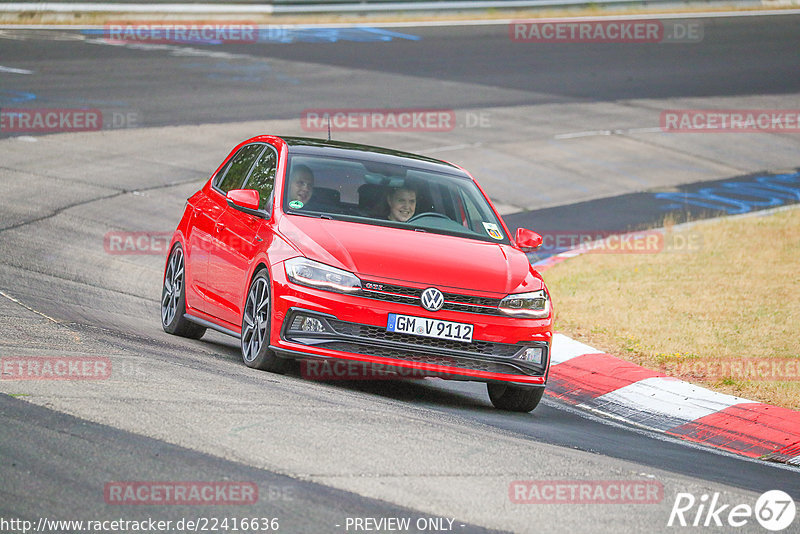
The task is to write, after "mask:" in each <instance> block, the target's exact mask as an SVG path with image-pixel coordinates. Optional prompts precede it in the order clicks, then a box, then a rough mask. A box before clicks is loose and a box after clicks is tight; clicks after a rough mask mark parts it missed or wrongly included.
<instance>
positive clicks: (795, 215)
mask: <svg viewBox="0 0 800 534" xmlns="http://www.w3.org/2000/svg"><path fill="white" fill-rule="evenodd" d="M664 241H665V243H666V246H665V249H664V250H663V251H661V252H658V253H646V254H641V253H640V254H612V253H602V254H601V253H587V254H583V255H581V256H579V257H577V258H573V259H571V260H568V261H566V262H563V263H560V264H558V265H556V266H554V267H553V268H551V269H550V270H548V271H545V272H544V277H545V280H546V282H547V284H548V286H549V288H550V291H551V293H552V295H553V302H554V303H555V307H556V329H557V330H558V331H560V332H564V333H565V334H567V335H569V336H571V337H574V338H575V339H579V340H581V341H583V342H584V343H587V344H589V345H591V346H593V347H596V348H597V349H600V350H603V351H606V352H608V353H610V354H613V355H615V356H618V357H620V358H623V359H626V360H629V361H632V362H634V363H637V364H639V365H641V366H643V367H647V368H650V369H656V370H661V371H664V372H666V373H667V374H669V375H671V376H676V377H678V378H681V379H684V380H687V381H690V382H694V383H698V384H702V385H704V386H705V387H708V388H710V389H713V390H716V391H720V392H723V393H729V394H732V395H737V396H740V397H745V398H748V399H752V400H757V401H760V402H765V403H768V404H774V405H777V406H783V407H786V408H791V409H795V410H800V209H798V208H794V209H788V210H784V211H779V212H777V213H772V214H769V215H753V216H748V217H740V218H726V219H719V220H714V221H705V222H700V223H695V224H692V225H690V226H688V227H685V228H682V229H680V230H675V231H668V232H667V234H666V237H665V240H664ZM671 243H694V244H695V245H696V246H694V247H691V248H694V249H696V250H694V251H691V252H687V251H685V250H682V249H680V248H678V247H671V246H670V244H671ZM698 245H699V246H698Z"/></svg>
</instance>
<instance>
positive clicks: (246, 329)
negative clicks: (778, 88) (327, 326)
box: [241, 269, 286, 373]
mask: <svg viewBox="0 0 800 534" xmlns="http://www.w3.org/2000/svg"><path fill="white" fill-rule="evenodd" d="M270 288H271V284H270V281H269V273H268V272H267V269H261V270H260V271H258V272H257V273H256V275H255V276H254V277H253V281H252V282H251V283H250V288H249V289H248V290H247V299H246V300H245V303H244V310H243V311H242V336H241V347H242V360H243V361H244V363H245V365H247V366H248V367H252V368H253V369H260V370H262V371H271V372H273V373H282V372H283V371H284V370H285V369H286V360H285V359H284V358H281V357H279V356H278V355H277V354H275V353H274V352H273V351H271V350H270V348H269V345H270V337H269V336H270V323H271V308H272V299H271V291H270Z"/></svg>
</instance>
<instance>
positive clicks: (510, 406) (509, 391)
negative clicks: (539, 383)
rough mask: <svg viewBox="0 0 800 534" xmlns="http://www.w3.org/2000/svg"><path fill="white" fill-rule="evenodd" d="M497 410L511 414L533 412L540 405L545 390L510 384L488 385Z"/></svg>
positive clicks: (490, 397) (490, 396)
mask: <svg viewBox="0 0 800 534" xmlns="http://www.w3.org/2000/svg"><path fill="white" fill-rule="evenodd" d="M486 388H487V389H488V390H489V399H491V401H492V404H493V405H494V407H495V408H497V409H499V410H507V411H509V412H531V411H533V410H534V408H536V406H538V405H539V401H540V400H542V395H544V388H526V387H519V386H512V385H510V384H495V383H491V384H486Z"/></svg>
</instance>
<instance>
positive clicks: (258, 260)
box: [161, 136, 553, 412]
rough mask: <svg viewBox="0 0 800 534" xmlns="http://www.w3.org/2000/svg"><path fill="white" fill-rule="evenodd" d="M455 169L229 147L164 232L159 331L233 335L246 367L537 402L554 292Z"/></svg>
mask: <svg viewBox="0 0 800 534" xmlns="http://www.w3.org/2000/svg"><path fill="white" fill-rule="evenodd" d="M540 244H541V237H540V236H539V235H538V234H536V233H534V232H532V231H530V230H526V229H522V228H521V229H519V230H517V233H516V236H514V237H513V238H512V237H511V236H510V235H509V232H508V229H507V228H506V226H505V224H504V223H503V220H502V219H501V218H500V216H499V215H498V214H497V212H496V211H495V209H494V208H493V206H492V204H491V203H490V202H489V200H488V198H487V197H486V195H485V194H484V192H483V190H482V189H481V188H480V187H479V186H478V184H477V183H476V182H475V180H474V179H473V178H472V177H471V176H470V175H469V174H468V173H467V172H466V171H464V170H463V169H461V168H460V167H457V166H455V165H452V164H450V163H446V162H443V161H439V160H435V159H431V158H427V157H423V156H418V155H414V154H409V153H404V152H397V151H393V150H388V149H385V148H377V147H372V146H364V145H357V144H350V143H341V142H334V141H324V140H319V139H306V138H295V137H283V138H281V137H275V136H259V137H254V138H252V139H248V140H247V141H245V142H243V143H241V144H240V145H239V146H237V147H236V148H235V149H234V150H233V151H232V152H231V153H230V155H229V156H228V157H227V158H226V159H225V161H224V162H223V163H222V165H220V167H219V168H218V169H217V171H216V172H215V173H214V175H213V176H212V177H211V178H210V179H209V180H208V182H207V183H206V184H205V185H204V186H203V188H202V189H200V191H198V192H197V193H195V194H194V195H192V196H191V197H190V198H189V200H188V202H187V205H186V209H185V211H184V214H183V218H182V219H181V221H180V223H179V224H178V228H177V229H176V230H175V234H174V236H173V238H172V243H171V246H170V253H169V255H168V257H167V263H166V268H165V273H164V286H163V291H162V299H161V322H162V325H163V327H164V330H165V331H167V332H169V333H171V334H176V335H180V336H186V337H192V338H199V337H201V336H202V335H203V333H204V332H205V331H206V329H207V328H212V329H214V330H218V331H220V332H223V333H225V334H229V335H231V336H234V337H236V338H239V339H240V340H241V349H242V359H243V360H244V363H245V364H246V365H248V366H250V367H254V368H257V369H264V370H269V371H274V372H280V371H281V370H282V369H283V368H284V366H285V364H286V362H287V360H288V359H291V358H295V359H304V360H308V359H311V361H315V360H320V359H322V360H325V359H327V360H331V361H334V362H339V361H342V360H345V361H349V362H358V364H359V365H361V364H364V365H371V366H379V367H380V368H382V369H388V370H391V371H390V373H391V374H392V375H393V376H394V375H396V376H398V377H400V376H408V375H409V374H413V375H414V376H438V377H442V378H447V379H454V380H474V381H480V382H486V383H487V384H488V390H489V397H490V399H491V401H492V403H493V404H494V405H495V406H496V407H498V408H501V409H505V410H513V411H523V412H527V411H531V410H533V409H534V408H535V407H536V405H537V404H538V403H539V400H540V399H541V397H542V394H543V393H544V388H545V383H546V380H547V371H548V366H549V357H550V346H551V341H552V328H553V312H552V306H551V302H550V296H549V294H548V292H547V288H546V287H545V284H544V281H543V280H542V277H541V276H540V275H539V273H538V272H537V271H536V270H534V269H533V267H532V266H531V265H530V262H529V261H528V258H527V257H526V256H525V252H526V251H530V250H533V249H535V248H536V247H538V246H539V245H540Z"/></svg>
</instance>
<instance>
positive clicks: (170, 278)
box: [161, 244, 206, 339]
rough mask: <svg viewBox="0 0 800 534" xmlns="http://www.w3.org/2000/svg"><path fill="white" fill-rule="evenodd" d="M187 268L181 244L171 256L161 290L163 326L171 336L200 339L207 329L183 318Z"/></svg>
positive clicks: (176, 246) (174, 249)
mask: <svg viewBox="0 0 800 534" xmlns="http://www.w3.org/2000/svg"><path fill="white" fill-rule="evenodd" d="M185 267H186V264H185V262H184V259H183V248H181V246H180V244H178V245H175V248H173V249H172V252H171V253H170V255H169V261H168V262H167V269H166V271H165V272H164V287H163V288H162V289H161V326H162V328H164V331H165V332H167V333H169V334H174V335H176V336H183V337H188V338H191V339H200V338H201V337H203V334H205V333H206V329H205V328H204V327H202V326H200V325H197V324H194V323H193V322H191V321H189V320H187V319H186V317H184V316H183V315H184V314H185V313H186V284H185V283H184V282H185V281H186V272H185V271H186V269H185Z"/></svg>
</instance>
